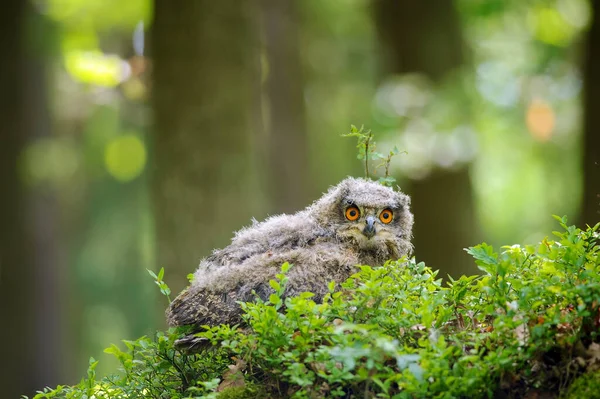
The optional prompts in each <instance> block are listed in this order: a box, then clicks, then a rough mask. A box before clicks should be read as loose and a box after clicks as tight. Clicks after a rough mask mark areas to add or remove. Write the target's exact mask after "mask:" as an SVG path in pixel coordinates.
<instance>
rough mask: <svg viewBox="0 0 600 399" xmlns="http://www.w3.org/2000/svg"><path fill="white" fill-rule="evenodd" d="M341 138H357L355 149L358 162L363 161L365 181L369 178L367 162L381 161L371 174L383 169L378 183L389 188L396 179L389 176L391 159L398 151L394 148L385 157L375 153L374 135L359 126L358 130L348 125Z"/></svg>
mask: <svg viewBox="0 0 600 399" xmlns="http://www.w3.org/2000/svg"><path fill="white" fill-rule="evenodd" d="M342 137H356V138H357V141H358V142H357V144H356V148H357V149H358V154H357V158H358V159H359V160H362V161H364V164H365V177H366V178H367V179H370V178H371V176H370V172H369V161H374V160H382V162H381V163H380V164H378V165H377V166H375V169H374V170H373V174H376V173H377V169H379V168H383V169H384V176H382V177H380V178H379V179H378V182H379V183H381V184H383V185H384V186H389V187H391V186H392V185H393V184H394V183H395V182H396V179H395V178H393V177H391V176H390V164H391V162H392V157H394V156H395V155H398V154H400V151H399V150H398V148H397V147H394V148H393V149H392V150H391V151H390V152H389V153H388V155H387V156H385V155H383V154H382V153H380V152H378V151H376V148H377V144H376V143H375V140H374V137H375V135H374V134H373V132H372V131H371V130H365V128H364V126H361V127H360V129H359V128H357V127H356V126H354V125H350V132H349V133H345V134H342ZM402 152H403V153H406V151H402Z"/></svg>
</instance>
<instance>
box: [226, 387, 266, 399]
mask: <svg viewBox="0 0 600 399" xmlns="http://www.w3.org/2000/svg"><path fill="white" fill-rule="evenodd" d="M266 397H270V396H269V395H267V393H266V392H265V391H263V390H262V389H260V388H259V387H257V386H255V385H249V386H245V387H232V388H226V389H224V390H223V391H221V392H219V394H218V395H217V399H260V398H266Z"/></svg>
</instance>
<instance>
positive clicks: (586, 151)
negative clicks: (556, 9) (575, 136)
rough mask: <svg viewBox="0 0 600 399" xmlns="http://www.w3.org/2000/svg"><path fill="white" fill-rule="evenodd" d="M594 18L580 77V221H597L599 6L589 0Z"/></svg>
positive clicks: (599, 185) (599, 215)
mask: <svg viewBox="0 0 600 399" xmlns="http://www.w3.org/2000/svg"><path fill="white" fill-rule="evenodd" d="M591 4H592V7H594V13H593V15H594V20H593V22H592V26H591V28H590V32H589V34H588V38H587V51H586V56H587V58H586V61H585V66H584V68H585V77H584V82H585V83H584V91H585V97H584V104H585V105H584V106H585V117H584V132H583V185H584V186H583V207H582V214H581V217H580V220H581V222H580V225H582V226H585V224H586V223H587V224H589V225H591V226H593V225H595V224H596V223H598V222H599V221H600V113H599V112H598V108H599V107H600V73H599V72H600V6H599V4H598V2H592V3H591Z"/></svg>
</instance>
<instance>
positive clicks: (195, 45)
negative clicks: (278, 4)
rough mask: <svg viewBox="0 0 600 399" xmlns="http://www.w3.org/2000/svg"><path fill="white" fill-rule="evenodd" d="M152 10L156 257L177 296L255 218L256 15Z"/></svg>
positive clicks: (237, 6) (208, 5)
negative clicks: (200, 263) (198, 268)
mask: <svg viewBox="0 0 600 399" xmlns="http://www.w3.org/2000/svg"><path fill="white" fill-rule="evenodd" d="M154 13H155V20H154V24H153V28H152V29H153V32H152V40H151V43H152V57H153V59H154V69H153V77H154V87H153V106H154V115H155V132H154V144H153V148H152V151H153V158H154V170H153V182H152V184H153V190H152V191H153V192H152V195H153V202H154V204H153V205H154V215H155V225H156V238H157V245H158V248H157V250H158V257H157V260H158V266H159V267H160V266H164V267H165V268H166V269H167V278H168V281H169V283H170V284H171V286H172V289H173V290H174V291H179V289H181V288H183V286H184V285H185V283H186V282H185V278H184V276H185V275H186V274H188V273H191V272H193V271H194V270H195V268H196V266H197V265H198V261H199V260H200V258H202V257H204V256H207V255H209V254H210V252H211V250H212V249H213V248H216V247H221V246H223V245H225V244H226V243H227V242H228V241H229V239H230V238H231V235H232V231H234V230H236V229H238V228H240V227H241V223H246V224H248V223H249V222H250V218H251V217H252V216H259V217H260V216H263V215H262V212H261V211H262V209H261V206H262V205H261V204H262V202H263V201H262V200H263V198H262V196H261V195H260V194H259V193H260V191H261V190H260V189H259V188H258V187H257V186H258V183H257V172H256V169H257V167H256V164H257V163H258V162H257V160H256V156H255V152H256V149H255V148H253V144H254V142H255V141H256V138H255V136H256V135H257V129H258V126H259V123H257V120H258V118H257V117H256V115H254V114H253V110H255V108H253V104H254V103H255V102H256V101H259V99H260V97H259V95H258V94H257V93H256V88H257V87H258V83H257V82H258V79H260V76H259V68H258V65H259V62H258V58H257V57H258V54H259V51H258V49H259V46H260V43H259V36H258V28H257V13H258V10H256V9H254V8H253V2H241V1H240V2H218V1H208V0H187V1H183V2H172V1H169V0H156V1H155V12H154ZM175 293H176V292H175Z"/></svg>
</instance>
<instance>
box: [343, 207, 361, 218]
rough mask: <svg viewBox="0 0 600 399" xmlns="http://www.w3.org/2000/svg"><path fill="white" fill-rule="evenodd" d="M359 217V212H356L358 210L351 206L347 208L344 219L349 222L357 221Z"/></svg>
mask: <svg viewBox="0 0 600 399" xmlns="http://www.w3.org/2000/svg"><path fill="white" fill-rule="evenodd" d="M359 216H360V211H359V210H358V208H357V207H356V206H354V205H353V206H350V207H348V209H346V219H348V220H350V221H351V222H353V221H355V220H356V219H358V217H359Z"/></svg>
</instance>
